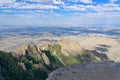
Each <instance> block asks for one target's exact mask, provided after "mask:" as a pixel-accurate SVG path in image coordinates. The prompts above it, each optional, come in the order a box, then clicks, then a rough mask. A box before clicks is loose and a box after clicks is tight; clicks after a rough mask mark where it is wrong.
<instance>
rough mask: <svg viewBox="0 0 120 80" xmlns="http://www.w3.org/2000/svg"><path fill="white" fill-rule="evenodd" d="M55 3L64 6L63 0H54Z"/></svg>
mask: <svg viewBox="0 0 120 80" xmlns="http://www.w3.org/2000/svg"><path fill="white" fill-rule="evenodd" d="M53 3H54V4H64V2H63V1H61V0H53Z"/></svg>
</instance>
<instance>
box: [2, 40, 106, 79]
mask: <svg viewBox="0 0 120 80" xmlns="http://www.w3.org/2000/svg"><path fill="white" fill-rule="evenodd" d="M17 51H18V53H15V52H11V53H6V52H2V51H1V52H0V69H1V70H3V71H2V72H0V78H1V80H2V79H3V80H4V79H5V80H15V79H16V80H45V79H46V78H47V76H48V74H49V73H50V72H52V71H53V70H55V69H58V68H60V67H64V66H69V65H72V64H81V63H83V62H102V61H107V60H108V58H107V56H106V55H105V54H103V53H98V52H97V51H92V50H91V51H90V50H85V49H84V48H83V47H82V46H81V45H80V44H79V42H77V41H73V40H65V39H64V40H60V41H58V42H57V43H54V44H52V43H49V44H47V43H46V44H42V45H39V46H38V45H28V46H26V47H24V48H20V49H18V50H17ZM17 51H16V52H17ZM20 53H21V54H20Z"/></svg>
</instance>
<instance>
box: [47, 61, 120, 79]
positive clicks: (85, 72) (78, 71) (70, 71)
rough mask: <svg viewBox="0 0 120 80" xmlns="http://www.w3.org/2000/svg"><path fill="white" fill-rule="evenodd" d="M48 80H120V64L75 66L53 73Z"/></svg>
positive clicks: (103, 63) (107, 63)
mask: <svg viewBox="0 0 120 80" xmlns="http://www.w3.org/2000/svg"><path fill="white" fill-rule="evenodd" d="M47 80H120V64H118V63H114V62H101V63H96V62H92V63H83V64H80V65H79V64H74V65H71V66H69V67H65V68H60V69H57V70H55V71H53V72H52V73H50V74H49V77H48V79H47Z"/></svg>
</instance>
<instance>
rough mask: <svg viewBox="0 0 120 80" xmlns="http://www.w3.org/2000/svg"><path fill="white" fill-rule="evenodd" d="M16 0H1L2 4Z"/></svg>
mask: <svg viewBox="0 0 120 80" xmlns="http://www.w3.org/2000/svg"><path fill="white" fill-rule="evenodd" d="M15 1H16V0H0V4H9V3H14V2H15Z"/></svg>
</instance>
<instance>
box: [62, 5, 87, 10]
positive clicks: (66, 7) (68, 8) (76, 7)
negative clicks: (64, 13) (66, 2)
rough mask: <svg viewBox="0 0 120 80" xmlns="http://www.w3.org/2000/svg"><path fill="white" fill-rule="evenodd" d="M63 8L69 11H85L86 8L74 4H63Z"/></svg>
mask: <svg viewBox="0 0 120 80" xmlns="http://www.w3.org/2000/svg"><path fill="white" fill-rule="evenodd" d="M64 9H65V10H68V11H71V10H74V11H86V8H85V7H84V6H83V5H74V6H64Z"/></svg>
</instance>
